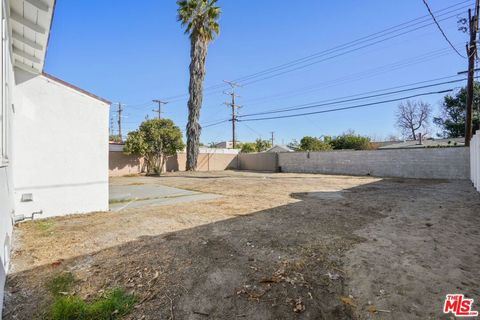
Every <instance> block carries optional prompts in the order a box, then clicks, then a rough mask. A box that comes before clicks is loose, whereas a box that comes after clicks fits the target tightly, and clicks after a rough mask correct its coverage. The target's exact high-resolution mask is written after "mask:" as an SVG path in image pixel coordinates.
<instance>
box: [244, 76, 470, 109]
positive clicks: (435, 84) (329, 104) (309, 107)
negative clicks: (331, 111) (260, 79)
mask: <svg viewBox="0 0 480 320" xmlns="http://www.w3.org/2000/svg"><path fill="white" fill-rule="evenodd" d="M465 80H467V79H459V80H451V81H445V82H440V83H434V84H429V85H424V86H419V87H414V88H409V89H402V90H396V91H391V92H386V93H380V94H375V95H369V96H365V97H360V98H352V99H345V100H339V101H335V102H330V103H320V104H319V102H320V101H317V102H312V103H309V104H304V105H299V106H294V107H291V108H285V109H279V110H278V109H277V110H271V111H264V112H257V113H251V114H245V115H241V116H239V117H240V118H243V117H252V116H257V115H264V114H274V113H284V112H290V111H297V110H305V109H311V108H318V107H324V106H331V105H335V104H341V103H347V102H354V101H359V100H366V99H372V98H378V97H383V96H388V95H393V94H399V93H404V92H408V91H415V90H420V89H426V88H432V87H437V86H440V85H445V84H452V83H457V82H462V81H465ZM385 90H386V89H384V90H383V91H385Z"/></svg>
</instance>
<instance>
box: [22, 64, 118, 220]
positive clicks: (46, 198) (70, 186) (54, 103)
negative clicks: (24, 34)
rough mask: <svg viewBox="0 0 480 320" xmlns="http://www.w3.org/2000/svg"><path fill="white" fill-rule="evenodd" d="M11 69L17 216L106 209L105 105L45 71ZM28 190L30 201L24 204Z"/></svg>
mask: <svg viewBox="0 0 480 320" xmlns="http://www.w3.org/2000/svg"><path fill="white" fill-rule="evenodd" d="M15 72H16V82H17V86H16V95H17V97H18V101H17V103H16V106H15V109H16V117H15V122H16V124H15V130H14V141H13V143H14V159H15V168H14V173H13V178H14V181H15V208H16V214H24V215H31V214H32V213H33V212H39V211H42V212H43V214H42V215H39V216H36V218H47V217H52V216H58V215H66V214H74V213H86V212H94V211H107V210H108V119H109V118H108V116H109V106H108V104H106V103H105V102H102V101H100V100H98V99H95V98H93V97H91V96H88V95H86V94H84V93H82V92H79V91H77V90H74V89H72V88H70V87H69V86H66V85H64V84H62V83H60V82H57V81H55V80H52V79H50V78H47V77H45V76H43V75H37V76H33V75H31V74H29V73H27V72H24V71H21V70H17V69H15ZM30 193H31V194H32V196H33V201H31V202H22V201H21V199H22V195H23V194H30Z"/></svg>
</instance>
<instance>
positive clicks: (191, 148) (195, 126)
mask: <svg viewBox="0 0 480 320" xmlns="http://www.w3.org/2000/svg"><path fill="white" fill-rule="evenodd" d="M216 3H217V0H182V1H177V4H178V21H180V22H181V24H182V26H185V33H188V34H190V42H191V47H190V59H191V61H190V84H189V87H188V92H189V94H190V98H189V99H188V124H187V165H186V169H187V170H188V171H195V169H196V168H197V158H198V149H199V144H200V132H201V130H202V128H201V127H200V124H199V123H198V120H199V118H200V109H201V107H202V100H203V81H204V79H205V60H206V58H207V51H208V44H209V43H210V42H211V41H212V40H213V39H214V37H215V36H216V35H217V34H218V33H219V32H220V26H219V24H218V19H219V17H220V14H221V11H220V8H219V7H217V6H216Z"/></svg>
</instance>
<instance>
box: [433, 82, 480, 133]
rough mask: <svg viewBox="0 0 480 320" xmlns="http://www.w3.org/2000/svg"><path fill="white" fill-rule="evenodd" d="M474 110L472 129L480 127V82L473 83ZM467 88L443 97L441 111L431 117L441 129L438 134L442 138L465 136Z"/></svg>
mask: <svg viewBox="0 0 480 320" xmlns="http://www.w3.org/2000/svg"><path fill="white" fill-rule="evenodd" d="M473 96H474V110H473V117H472V119H473V129H474V130H478V129H479V128H480V111H479V100H480V83H478V82H475V85H474V91H473ZM466 102H467V90H466V88H462V89H460V91H459V92H458V93H457V94H456V95H454V96H452V95H446V96H445V98H444V99H443V104H442V107H441V113H440V115H439V116H438V117H434V118H433V123H434V124H435V125H437V126H438V127H440V128H441V129H442V133H441V134H439V136H441V137H444V138H459V137H464V136H465V110H466V108H467V103H466Z"/></svg>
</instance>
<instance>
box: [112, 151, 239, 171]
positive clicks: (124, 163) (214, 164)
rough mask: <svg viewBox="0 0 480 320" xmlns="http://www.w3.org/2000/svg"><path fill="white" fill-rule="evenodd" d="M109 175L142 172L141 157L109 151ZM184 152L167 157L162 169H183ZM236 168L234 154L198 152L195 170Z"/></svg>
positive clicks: (184, 162) (235, 156)
mask: <svg viewBox="0 0 480 320" xmlns="http://www.w3.org/2000/svg"><path fill="white" fill-rule="evenodd" d="M109 157H110V158H109V166H110V170H109V176H110V177H121V176H127V175H131V174H139V173H142V172H144V171H145V170H144V169H145V168H144V163H143V160H142V159H141V158H138V157H136V156H132V155H126V154H124V153H123V152H118V151H110V156H109ZM185 164H186V154H185V153H178V154H177V155H176V156H172V157H168V159H167V161H166V163H165V167H164V171H166V172H172V171H174V172H175V171H185ZM236 168H237V155H236V154H221V153H200V154H199V155H198V167H197V171H222V170H228V169H236Z"/></svg>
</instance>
